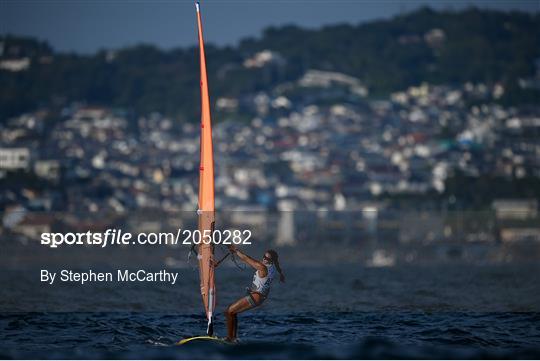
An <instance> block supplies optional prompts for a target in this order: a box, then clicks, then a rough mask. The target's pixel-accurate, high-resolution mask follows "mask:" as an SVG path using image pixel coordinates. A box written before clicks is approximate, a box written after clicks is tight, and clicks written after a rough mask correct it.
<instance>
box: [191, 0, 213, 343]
mask: <svg viewBox="0 0 540 361" xmlns="http://www.w3.org/2000/svg"><path fill="white" fill-rule="evenodd" d="M195 7H196V9H197V25H198V32H199V57H200V67H201V83H200V85H201V144H200V147H201V149H200V166H199V209H198V210H197V214H198V216H199V231H200V232H201V237H202V238H201V239H202V240H203V241H204V240H208V237H211V236H212V233H213V231H214V221H215V215H214V211H215V209H214V153H213V147H212V121H211V117H210V95H209V92H208V76H207V74H206V56H205V52H204V39H203V30H202V20H201V11H200V3H199V2H198V1H197V2H196V3H195ZM207 243H209V242H207ZM197 258H198V259H199V276H200V281H201V295H202V299H203V304H204V308H205V311H206V317H207V319H208V329H207V333H208V335H210V336H211V335H212V334H213V314H214V310H215V306H216V291H215V281H214V248H213V245H212V244H204V243H203V242H201V244H200V245H199V252H198V256H197Z"/></svg>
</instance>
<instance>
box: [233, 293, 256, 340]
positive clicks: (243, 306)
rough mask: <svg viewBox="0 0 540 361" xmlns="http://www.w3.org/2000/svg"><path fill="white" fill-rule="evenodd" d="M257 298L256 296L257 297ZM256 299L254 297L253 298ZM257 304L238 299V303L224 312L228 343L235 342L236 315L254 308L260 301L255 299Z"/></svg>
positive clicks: (245, 299) (236, 329) (243, 298)
mask: <svg viewBox="0 0 540 361" xmlns="http://www.w3.org/2000/svg"><path fill="white" fill-rule="evenodd" d="M257 296H258V295H257ZM255 297H256V296H255ZM255 301H257V302H258V303H257V304H255V305H252V304H251V303H250V302H249V301H248V300H247V298H246V297H242V298H240V299H239V300H238V301H236V302H235V303H233V304H232V305H230V306H229V307H227V310H225V318H226V319H227V339H228V340H229V341H234V340H236V337H237V333H238V317H237V315H238V314H239V313H241V312H244V311H247V310H249V309H252V308H253V307H256V306H258V305H259V304H260V302H261V301H262V299H260V300H259V299H256V300H255Z"/></svg>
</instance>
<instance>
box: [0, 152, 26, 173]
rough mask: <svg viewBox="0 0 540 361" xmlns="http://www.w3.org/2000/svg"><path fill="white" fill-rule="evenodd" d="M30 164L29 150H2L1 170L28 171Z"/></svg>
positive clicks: (0, 156) (0, 158)
mask: <svg viewBox="0 0 540 361" xmlns="http://www.w3.org/2000/svg"><path fill="white" fill-rule="evenodd" d="M29 164H30V150H29V149H28V148H0V169H3V170H17V169H27V168H28V166H29Z"/></svg>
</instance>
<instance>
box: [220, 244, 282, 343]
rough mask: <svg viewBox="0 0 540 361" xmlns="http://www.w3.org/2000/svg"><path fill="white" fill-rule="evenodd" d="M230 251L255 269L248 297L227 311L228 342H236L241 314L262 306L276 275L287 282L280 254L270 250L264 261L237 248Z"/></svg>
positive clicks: (232, 305) (233, 247) (232, 247)
mask: <svg viewBox="0 0 540 361" xmlns="http://www.w3.org/2000/svg"><path fill="white" fill-rule="evenodd" d="M229 251H230V252H231V253H233V254H235V255H236V256H238V258H240V259H241V260H242V261H243V262H245V263H246V264H248V265H250V266H251V267H253V268H254V269H255V274H254V275H253V283H252V285H251V287H249V288H248V289H247V295H246V296H245V297H242V298H240V299H239V300H238V301H236V302H234V303H233V304H231V305H230V306H229V307H227V309H226V310H225V318H226V319H227V341H231V342H234V341H235V340H236V335H237V331H238V318H237V315H238V314H239V313H241V312H244V311H247V310H250V309H252V308H255V307H257V306H260V305H261V304H262V303H263V302H264V301H265V300H266V298H267V297H268V294H269V292H270V286H271V285H272V281H273V280H274V278H275V276H276V274H279V280H280V281H281V282H285V275H284V274H283V271H282V270H281V267H280V265H279V258H278V254H277V252H276V251H274V250H271V249H270V250H268V251H266V252H265V253H264V255H263V258H262V261H258V260H256V259H254V258H251V257H250V256H248V255H247V254H245V253H243V252H242V251H240V250H239V249H237V248H236V247H235V246H233V245H231V246H229Z"/></svg>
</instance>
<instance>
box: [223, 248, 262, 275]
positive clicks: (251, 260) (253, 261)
mask: <svg viewBox="0 0 540 361" xmlns="http://www.w3.org/2000/svg"><path fill="white" fill-rule="evenodd" d="M229 251H231V252H232V253H234V254H236V255H237V256H238V258H240V259H241V260H242V261H243V262H245V263H247V264H248V265H250V266H251V267H253V268H254V269H256V270H257V271H259V277H263V278H264V277H266V275H267V274H268V269H267V268H266V266H265V265H264V263H262V262H260V261H257V260H256V259H254V258H251V257H250V256H248V255H247V254H245V253H244V252H242V251H240V250H239V249H238V248H236V247H235V246H233V245H230V246H229Z"/></svg>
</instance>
